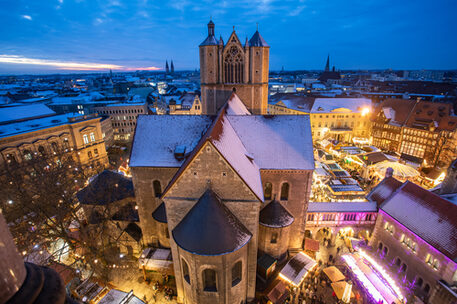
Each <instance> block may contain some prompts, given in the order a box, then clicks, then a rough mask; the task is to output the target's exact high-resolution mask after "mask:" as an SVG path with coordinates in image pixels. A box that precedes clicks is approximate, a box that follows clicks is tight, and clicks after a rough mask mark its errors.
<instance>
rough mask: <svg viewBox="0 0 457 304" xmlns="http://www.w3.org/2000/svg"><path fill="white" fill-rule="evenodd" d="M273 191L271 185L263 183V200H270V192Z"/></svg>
mask: <svg viewBox="0 0 457 304" xmlns="http://www.w3.org/2000/svg"><path fill="white" fill-rule="evenodd" d="M272 190H273V186H272V185H271V183H265V188H264V194H263V195H264V197H265V200H271V192H272Z"/></svg>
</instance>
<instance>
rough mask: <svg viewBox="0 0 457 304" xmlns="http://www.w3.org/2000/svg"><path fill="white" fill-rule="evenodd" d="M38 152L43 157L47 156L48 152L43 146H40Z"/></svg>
mask: <svg viewBox="0 0 457 304" xmlns="http://www.w3.org/2000/svg"><path fill="white" fill-rule="evenodd" d="M38 152H40V154H41V155H42V156H44V155H46V150H45V149H44V147H43V146H38Z"/></svg>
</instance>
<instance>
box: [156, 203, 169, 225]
mask: <svg viewBox="0 0 457 304" xmlns="http://www.w3.org/2000/svg"><path fill="white" fill-rule="evenodd" d="M152 217H153V218H154V219H155V220H156V221H158V222H160V223H168V221H167V212H166V211H165V203H164V202H162V204H160V205H159V207H157V208H156V210H154V212H152Z"/></svg>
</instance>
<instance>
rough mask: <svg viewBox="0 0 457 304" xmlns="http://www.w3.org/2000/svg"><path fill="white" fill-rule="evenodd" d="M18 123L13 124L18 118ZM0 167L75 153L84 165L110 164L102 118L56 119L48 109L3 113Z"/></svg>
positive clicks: (66, 116)
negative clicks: (0, 165)
mask: <svg viewBox="0 0 457 304" xmlns="http://www.w3.org/2000/svg"><path fill="white" fill-rule="evenodd" d="M17 113H22V114H20V115H22V116H17V117H18V119H17V120H11V117H16V115H18V114H17ZM1 117H2V119H0V121H2V122H0V153H1V159H0V163H1V164H2V165H6V164H8V163H14V162H17V163H23V162H26V161H28V160H31V159H32V158H34V157H37V156H40V155H45V154H48V155H49V154H57V153H60V152H68V153H74V155H75V160H76V161H77V162H79V163H81V164H93V165H96V166H101V167H104V166H106V165H107V164H108V156H107V154H106V148H105V141H104V138H103V135H102V131H101V125H100V121H101V119H102V118H101V117H99V116H97V114H93V115H78V114H74V113H71V114H61V115H56V114H55V113H54V112H52V111H50V110H49V108H47V107H46V106H44V105H30V106H21V107H11V108H7V109H2V111H1Z"/></svg>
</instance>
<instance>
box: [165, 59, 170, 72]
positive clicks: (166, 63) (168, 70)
mask: <svg viewBox="0 0 457 304" xmlns="http://www.w3.org/2000/svg"><path fill="white" fill-rule="evenodd" d="M169 72H170V68H169V67H168V60H165V73H169Z"/></svg>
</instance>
